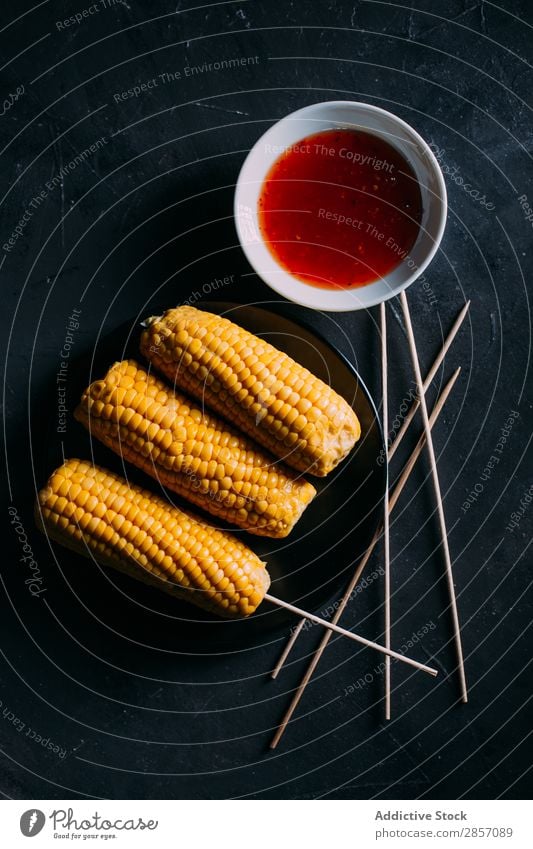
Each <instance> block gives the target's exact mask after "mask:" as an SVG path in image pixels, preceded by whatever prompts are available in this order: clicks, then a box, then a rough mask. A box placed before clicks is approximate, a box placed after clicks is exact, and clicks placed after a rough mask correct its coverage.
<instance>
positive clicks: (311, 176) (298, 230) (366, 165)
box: [258, 130, 422, 289]
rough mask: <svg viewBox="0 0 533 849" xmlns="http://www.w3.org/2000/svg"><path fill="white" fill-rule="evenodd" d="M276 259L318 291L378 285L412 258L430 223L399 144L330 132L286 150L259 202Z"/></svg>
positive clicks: (362, 134)
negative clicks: (422, 228)
mask: <svg viewBox="0 0 533 849" xmlns="http://www.w3.org/2000/svg"><path fill="white" fill-rule="evenodd" d="M258 212H259V225H260V228H261V232H262V234H263V238H264V239H265V241H266V243H267V245H268V247H269V249H270V252H271V253H272V255H273V256H274V258H275V259H276V261H277V262H278V263H279V264H280V265H281V266H282V267H283V268H284V269H285V270H286V271H288V272H289V273H290V274H292V275H293V276H295V277H297V278H299V279H300V280H302V281H304V282H305V283H311V284H312V285H313V286H321V287H324V288H338V289H348V288H353V287H356V286H364V285H365V284H367V283H373V282H374V281H375V280H378V279H379V278H380V277H383V276H384V275H385V274H388V272H390V271H391V270H392V269H393V268H395V267H396V266H397V265H399V264H400V262H401V261H402V260H403V259H405V258H406V257H407V256H408V254H409V251H410V250H411V248H412V247H413V245H414V243H415V241H416V238H417V236H418V232H419V229H420V221H421V218H422V197H421V194H420V187H419V185H418V181H417V179H416V177H415V174H414V171H413V169H412V168H411V166H410V165H409V164H408V163H407V161H406V160H405V159H404V157H403V156H402V155H401V153H399V152H398V151H397V150H396V149H395V148H394V147H392V145H390V144H389V143H388V142H386V141H384V140H383V139H382V138H380V137H379V136H374V135H372V134H371V133H365V132H361V131H359V130H326V131H324V132H320V133H314V134H313V135H311V136H307V137H306V138H304V139H302V141H300V142H298V143H297V144H294V145H292V146H291V147H289V148H287V150H285V151H283V153H281V156H279V158H278V159H277V160H276V162H275V163H274V165H273V166H272V167H271V169H270V171H269V172H268V174H267V176H266V179H265V181H264V183H263V187H262V189H261V194H260V198H259V210H258Z"/></svg>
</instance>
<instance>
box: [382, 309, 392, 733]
mask: <svg viewBox="0 0 533 849" xmlns="http://www.w3.org/2000/svg"><path fill="white" fill-rule="evenodd" d="M380 316H381V389H382V398H383V413H382V419H383V434H384V437H385V446H386V445H387V442H388V434H389V381H388V378H387V312H386V309H385V302H384V301H383V302H382V304H381V308H380ZM383 555H384V561H385V563H384V568H385V648H388V649H390V642H391V641H390V623H391V613H390V596H391V592H390V524H389V471H388V467H387V494H386V497H385V498H384V499H383ZM384 677H385V719H390V689H391V669H390V657H389V655H387V656H386V657H385V672H384Z"/></svg>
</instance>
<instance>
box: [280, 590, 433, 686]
mask: <svg viewBox="0 0 533 849" xmlns="http://www.w3.org/2000/svg"><path fill="white" fill-rule="evenodd" d="M264 598H265V601H270V602H271V603H272V604H276V605H277V606H278V607H284V608H285V610H290V611H291V613H296V614H297V615H298V616H302V617H303V618H304V619H309V621H310V622H314V623H315V624H316V625H323V627H324V628H327V629H328V631H333V632H335V634H340V635H341V636H343V637H348V639H349V640H354V641H355V642H356V643H361V645H363V646H367V648H369V649H375V650H376V651H379V652H381V653H382V654H384V655H387V657H393V658H394V659H395V660H401V661H402V663H407V664H408V666H414V667H415V669H420V670H421V671H422V672H427V674H428V675H432V676H433V677H435V675H437V674H438V673H437V670H436V669H433V668H432V667H431V666H426V665H425V663H419V662H418V660H413V659H412V658H411V657H406V656H405V655H404V654H400V653H399V652H397V651H393V650H392V649H388V648H385V646H381V645H380V644H379V643H374V642H373V641H372V640H367V639H366V637H361V636H360V635H359V634H354V633H353V631H347V630H346V628H341V627H339V625H336V624H335V623H334V622H328V620H327V619H322V618H321V617H320V616H315V614H314V613H307V611H305V610H302V608H301V607H296V606H295V605H294V604H289V602H288V601H282V599H280V598H276V597H275V596H272V595H270V594H269V593H265V596H264Z"/></svg>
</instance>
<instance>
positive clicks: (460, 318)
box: [271, 301, 470, 678]
mask: <svg viewBox="0 0 533 849" xmlns="http://www.w3.org/2000/svg"><path fill="white" fill-rule="evenodd" d="M469 308H470V301H467V303H466V304H465V305H464V307H463V308H462V309H461V311H460V313H459V314H458V316H457V318H456V319H455V321H454V323H453V325H452V327H451V329H450V332H449V333H448V336H447V337H446V339H445V341H444V345H443V346H442V348H441V349H440V351H439V353H438V354H437V356H436V357H435V360H434V362H433V365H432V366H431V368H430V370H429V371H428V373H427V375H426V379H425V380H424V392H427V390H428V388H429V386H430V384H431V381H432V380H433V378H434V377H435V375H436V374H437V371H438V370H439V367H440V366H441V364H442V362H443V361H444V357H445V356H446V354H447V352H448V350H449V349H450V346H451V344H452V342H453V340H454V339H455V337H456V336H457V333H458V332H459V330H460V328H461V325H462V324H463V321H464V320H465V318H466V315H467V313H468V310H469ZM419 406H420V402H419V401H418V400H417V401H415V402H414V403H413V404H412V405H411V408H410V409H409V412H408V413H407V415H406V417H405V419H404V422H403V424H402V426H401V428H400V430H399V431H398V433H397V434H396V437H395V439H394V442H393V443H392V445H391V446H390V447H389V449H388V460H389V462H390V460H391V459H392V457H393V455H394V454H395V452H396V450H397V449H398V448H399V446H400V444H401V442H402V440H403V438H404V436H405V434H406V433H407V430H408V428H409V425H410V424H411V422H412V421H413V419H414V417H415V414H416V411H417V410H418V408H419ZM304 624H305V622H304V620H302V621H301V622H299V623H298V625H297V626H296V627H295V628H294V629H293V630H292V632H291V635H290V637H289V639H288V640H287V643H286V645H285V647H284V649H283V651H282V653H281V655H280V656H279V659H278V661H277V663H276V666H275V667H274V670H273V671H272V674H271V677H272V678H277V676H278V675H279V673H280V671H281V669H282V668H283V665H284V664H285V661H286V660H287V658H288V656H289V654H290V653H291V651H292V649H293V646H294V644H295V643H296V640H297V639H298V637H299V636H300V633H301V630H302V628H303V626H304Z"/></svg>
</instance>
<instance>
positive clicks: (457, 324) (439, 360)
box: [389, 301, 470, 461]
mask: <svg viewBox="0 0 533 849" xmlns="http://www.w3.org/2000/svg"><path fill="white" fill-rule="evenodd" d="M469 309H470V301H467V302H466V304H465V305H464V307H463V308H462V310H461V312H460V313H459V315H458V316H457V318H456V319H455V321H454V323H453V325H452V328H451V330H450V332H449V333H448V335H447V337H446V339H445V340H444V345H443V346H442V348H441V349H440V351H439V354H438V356H437V357H436V358H435V362H434V363H433V365H432V366H431V368H430V370H429V371H428V373H427V375H426V379H425V380H424V383H423V387H424V392H427V391H428V389H429V387H430V385H431V381H432V380H433V378H434V377H435V375H436V374H437V372H438V370H439V367H440V365H441V363H442V361H443V360H444V357H445V356H446V354H447V353H448V351H449V349H450V346H451V344H452V342H453V340H454V339H455V337H456V336H457V334H458V332H459V329H460V327H461V325H462V323H463V321H464V320H465V318H466V314H467V313H468V310H469ZM419 406H420V401H419V400H418V399H417V400H416V401H415V402H414V403H413V404H412V405H411V408H410V410H409V412H408V413H407V415H406V417H405V419H404V420H403V422H402V426H401V427H400V430H399V431H398V433H397V434H396V438H395V440H394V442H393V443H392V445H391V446H390V448H389V461H390V460H391V459H392V457H393V456H394V454H395V452H396V449H397V448H398V447H399V446H400V443H401V441H402V439H403V438H404V436H405V434H406V431H407V428H408V427H409V425H410V424H411V422H412V421H413V419H414V417H415V415H416V411H417V410H418V408H419Z"/></svg>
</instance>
